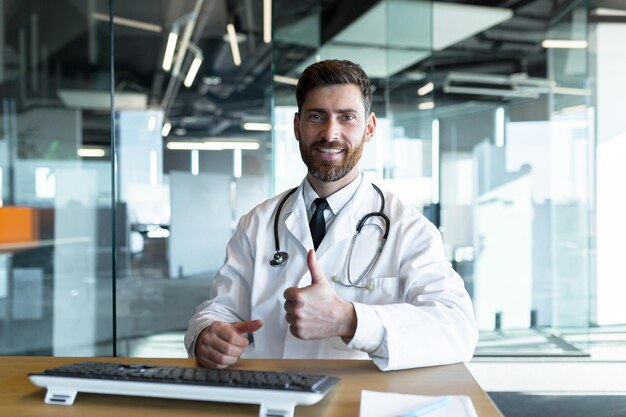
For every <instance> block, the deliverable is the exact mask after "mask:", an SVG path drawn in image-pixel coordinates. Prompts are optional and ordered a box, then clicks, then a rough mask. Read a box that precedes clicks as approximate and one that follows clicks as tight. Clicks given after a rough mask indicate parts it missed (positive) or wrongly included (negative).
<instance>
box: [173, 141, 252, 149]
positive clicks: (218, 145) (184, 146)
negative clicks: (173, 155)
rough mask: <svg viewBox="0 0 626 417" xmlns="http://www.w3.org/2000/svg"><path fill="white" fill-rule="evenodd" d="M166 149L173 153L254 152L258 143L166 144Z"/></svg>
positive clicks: (207, 142)
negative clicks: (196, 151) (229, 150)
mask: <svg viewBox="0 0 626 417" xmlns="http://www.w3.org/2000/svg"><path fill="white" fill-rule="evenodd" d="M167 149H169V150H173V151H193V150H199V151H223V150H226V149H242V150H256V149H259V144H258V142H240V141H224V142H221V141H219V142H218V141H215V142H209V141H206V142H168V143H167Z"/></svg>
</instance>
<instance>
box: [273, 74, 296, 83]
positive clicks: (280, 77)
mask: <svg viewBox="0 0 626 417" xmlns="http://www.w3.org/2000/svg"><path fill="white" fill-rule="evenodd" d="M274 81H275V82H277V83H280V84H289V85H298V79H297V78H293V77H286V76H284V75H274Z"/></svg>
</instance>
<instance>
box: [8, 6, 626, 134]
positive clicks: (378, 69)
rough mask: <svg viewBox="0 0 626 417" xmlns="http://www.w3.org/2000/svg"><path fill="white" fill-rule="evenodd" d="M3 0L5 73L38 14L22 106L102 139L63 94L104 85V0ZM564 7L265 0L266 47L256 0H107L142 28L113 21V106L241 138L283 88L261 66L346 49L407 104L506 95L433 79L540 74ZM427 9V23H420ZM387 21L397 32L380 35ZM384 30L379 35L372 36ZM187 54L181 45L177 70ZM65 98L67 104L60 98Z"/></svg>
mask: <svg viewBox="0 0 626 417" xmlns="http://www.w3.org/2000/svg"><path fill="white" fill-rule="evenodd" d="M388 2H394V0H388ZM52 3H54V6H53V5H52ZM402 3H404V4H405V5H407V4H408V5H409V6H410V7H412V8H415V7H422V8H424V7H426V9H428V8H429V6H428V3H424V2H407V1H404V2H400V1H395V4H396V5H397V4H400V5H402ZM4 4H5V16H14V17H15V18H11V19H10V21H7V22H5V23H6V27H7V28H6V30H5V32H6V44H7V47H6V50H7V54H6V57H7V58H6V62H7V73H9V74H10V73H11V72H12V71H13V72H15V71H19V70H20V67H19V65H20V64H19V62H20V58H19V47H18V45H19V44H20V39H19V36H20V35H19V33H20V31H25V32H26V35H27V36H26V38H27V39H28V35H29V34H32V32H29V29H28V28H29V27H30V26H32V19H33V18H32V15H33V13H34V14H37V15H38V16H39V17H38V25H39V26H38V27H39V36H40V38H42V39H44V40H45V42H43V41H42V44H43V43H45V44H46V49H45V51H41V55H42V56H43V55H44V52H45V54H46V55H45V57H44V58H43V61H45V62H46V64H45V65H47V67H44V68H43V69H42V70H43V71H44V72H47V74H49V78H50V79H49V80H48V81H46V85H47V88H48V90H47V91H41V92H40V93H38V94H27V95H28V97H27V100H25V101H24V107H25V108H27V107H29V106H31V107H32V106H37V105H40V104H45V105H49V104H50V103H51V102H52V103H54V102H55V100H56V101H57V102H59V101H61V102H63V103H64V105H66V106H68V105H70V106H74V107H80V108H83V109H85V114H86V120H87V125H88V126H89V124H90V123H91V126H92V129H91V131H89V132H90V133H89V132H88V134H87V135H85V140H86V141H92V142H94V143H97V142H103V143H106V138H107V137H108V136H107V135H104V134H102V135H99V134H98V133H97V132H98V131H102V129H106V128H105V126H106V125H107V118H106V114H107V113H106V112H102V108H100V109H99V108H96V105H95V103H96V102H97V99H96V98H95V97H94V96H92V97H91V98H85V97H82V98H81V97H78V98H76V97H75V98H74V99H73V100H74V101H71V100H70V99H69V98H68V97H70V95H72V94H74V96H76V94H78V95H79V96H80V94H81V91H87V90H91V91H92V93H93V92H94V91H100V92H101V93H102V94H104V95H106V94H107V93H108V90H109V85H110V71H109V69H110V66H109V48H108V47H109V32H108V22H106V21H103V19H98V18H95V17H94V16H96V15H97V14H100V15H104V16H106V15H107V14H108V1H104V0H94V1H93V2H86V1H85V0H55V2H41V1H37V0H5V2H4ZM89 4H93V6H92V7H91V8H90V7H89ZM572 4H573V3H572V1H566V0H493V1H487V0H483V1H469V0H453V1H439V2H437V3H436V4H435V5H434V7H433V8H432V9H431V10H430V12H431V13H432V15H430V14H428V15H426V18H425V19H424V21H423V22H419V24H412V23H411V22H402V19H401V18H400V20H399V21H398V23H394V22H391V21H390V22H389V23H387V26H385V25H384V23H385V19H384V16H385V13H388V12H389V10H391V9H390V7H388V5H387V3H385V4H383V3H381V2H379V1H372V0H363V1H359V0H337V1H333V0H317V1H313V0H302V1H298V2H291V1H288V0H274V12H273V13H274V16H273V19H274V36H275V41H274V43H273V44H268V43H265V42H264V41H263V11H262V1H259V0H204V1H203V0H125V1H122V0H118V1H115V2H114V15H115V16H116V17H118V18H124V19H130V20H131V21H133V22H143V23H148V24H150V25H151V26H149V27H148V28H137V27H130V26H128V25H126V24H123V23H120V22H117V23H116V24H115V25H114V27H115V32H114V49H115V87H116V93H117V95H116V100H117V101H118V107H124V106H125V105H128V106H129V108H130V106H131V104H130V103H135V104H132V106H134V107H141V106H147V107H150V108H161V109H163V110H164V111H165V114H166V119H167V120H169V121H171V123H172V125H173V129H172V132H173V133H172V135H178V136H180V137H182V138H197V137H214V136H244V135H246V134H249V133H247V132H245V131H244V130H242V123H243V122H245V121H269V119H270V114H271V109H270V103H271V100H272V97H273V96H275V97H276V100H281V97H292V94H293V86H291V85H284V84H276V85H275V87H274V88H275V90H274V91H273V90H272V88H273V87H272V71H274V72H275V73H276V74H282V75H287V76H292V77H297V76H298V75H299V72H300V71H301V70H302V68H303V67H304V66H305V65H306V64H307V63H309V62H312V61H313V60H314V59H315V57H316V55H318V54H319V55H321V56H322V57H326V56H333V57H337V56H346V57H354V59H356V60H358V61H359V62H363V63H364V67H366V70H368V67H370V69H371V72H370V73H371V75H372V77H373V78H375V80H374V84H375V86H376V88H377V92H376V94H377V96H379V97H382V94H383V93H384V92H385V91H389V92H390V94H393V95H394V97H397V100H399V101H402V100H406V101H407V103H414V102H415V88H416V87H418V86H419V85H421V84H423V83H424V77H425V76H427V77H428V79H429V80H433V81H434V83H435V91H434V93H433V94H434V96H435V98H436V99H437V100H449V101H454V100H458V101H467V100H470V99H471V100H482V101H487V102H494V101H501V100H512V99H513V98H511V97H505V96H502V97H500V96H497V95H481V94H475V95H471V94H470V95H468V94H464V95H461V94H449V93H445V92H444V91H443V90H442V86H443V85H444V81H445V79H446V77H447V75H448V74H449V73H450V72H464V73H468V72H469V73H478V74H493V75H504V76H510V75H512V74H520V73H521V74H526V75H527V76H528V77H536V78H545V77H546V76H547V64H546V50H545V49H544V48H542V47H541V41H542V40H543V39H544V38H545V36H546V33H547V32H548V30H549V29H550V27H552V26H553V24H554V21H555V19H558V18H559V17H561V16H566V15H567V13H569V12H570V11H571V6H572ZM616 6H617V7H620V8H622V9H626V7H624V5H623V2H619V1H610V0H606V1H592V2H591V8H595V7H616ZM194 9H197V10H198V11H199V12H198V14H197V16H196V17H195V19H193V21H194V23H195V26H194V30H193V34H192V35H191V39H190V40H191V41H192V42H193V43H195V44H196V45H197V46H198V48H199V49H200V50H201V51H202V53H203V56H204V59H203V63H202V66H201V68H200V71H199V73H198V76H197V77H196V79H195V82H194V84H193V85H192V86H191V87H190V88H187V87H185V86H183V85H182V82H181V80H180V79H177V78H176V77H172V75H171V73H170V72H166V71H164V70H163V69H162V68H161V62H162V59H163V54H164V50H165V45H166V41H167V36H168V33H169V31H170V29H171V28H172V26H173V24H174V22H176V21H177V19H180V18H181V17H183V16H186V15H188V14H189V13H190V12H191V11H193V10H194ZM426 11H427V12H428V10H426ZM43 16H45V18H44V17H43ZM431 16H432V21H434V29H433V26H432V25H431V26H429V24H430V21H431V19H430V17H431ZM400 17H401V14H400ZM64 22H65V23H64ZM228 23H234V25H235V27H236V28H237V32H238V33H240V34H241V35H243V37H242V40H241V42H240V43H239V48H240V51H241V58H242V64H241V65H240V66H235V65H234V63H233V60H232V55H231V50H230V46H229V43H228V42H227V41H226V40H225V39H224V35H225V33H226V29H225V28H226V25H227V24H228ZM397 30H400V32H398V35H397V36H395V38H394V39H392V38H393V36H392V35H393V34H394V33H395V32H394V31H397ZM424 30H427V32H428V31H430V33H431V34H432V38H431V39H430V40H431V42H432V45H434V50H430V48H429V46H430V45H422V46H420V45H417V44H416V43H415V42H413V41H412V39H421V38H424V36H422V35H420V33H426V32H424ZM381 31H382V32H381ZM420 31H421V32H420ZM407 33H408V34H409V35H410V36H409V35H407ZM403 34H404V35H403ZM384 35H387V40H386V41H385V42H381V39H383V38H384V37H385V36H384ZM427 35H428V33H427ZM407 39H408V42H407ZM385 48H386V50H387V51H388V52H387V55H386V57H387V58H386V61H384V62H383V60H382V59H381V58H380V56H381V55H380V52H381V51H384V50H385ZM389 51H391V52H389ZM394 54H395V55H394ZM273 57H274V62H272V59H273ZM192 58H193V56H192V54H187V56H186V58H185V61H183V63H182V67H181V73H182V74H184V73H186V71H187V68H188V67H189V65H190V64H191V61H192ZM383 64H384V65H383ZM272 65H273V66H272ZM42 79H47V78H46V77H45V76H42ZM2 88H3V89H4V90H5V91H4V92H5V93H6V91H7V90H11V89H13V90H14V89H16V88H18V87H16V86H9V85H7V83H4V84H2ZM26 90H27V92H28V88H26ZM14 93H15V94H18V93H17V92H15V91H14ZM273 93H274V95H273ZM68 94H69V95H68ZM125 95H126V96H125ZM126 98H128V100H129V101H128V104H126V103H127V102H126V101H125V99H126ZM131 99H132V100H131ZM290 99H291V98H288V99H286V100H290ZM81 100H82V102H81ZM133 100H134V101H133ZM137 100H139V101H137ZM380 100H382V98H379V101H380ZM70 101H71V103H72V104H68V103H70ZM137 103H139V104H137ZM141 103H143V104H141ZM104 105H105V106H106V101H105V102H104ZM81 106H82V107H81ZM89 120H91V121H89ZM88 129H89V128H88Z"/></svg>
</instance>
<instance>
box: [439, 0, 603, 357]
mask: <svg viewBox="0 0 626 417" xmlns="http://www.w3.org/2000/svg"><path fill="white" fill-rule="evenodd" d="M566 3H567V4H563V5H562V6H563V7H562V8H560V10H558V11H557V12H555V13H554V14H553V15H552V16H551V21H550V25H549V26H548V28H547V29H545V30H544V31H541V30H538V29H536V30H535V31H534V32H532V33H534V34H536V35H539V37H538V38H537V39H534V38H533V39H529V41H531V40H532V41H534V42H536V45H537V46H539V45H541V48H535V49H532V50H531V49H529V50H524V48H525V46H524V45H521V44H520V45H517V46H515V45H513V46H510V48H515V49H516V50H504V49H503V48H500V47H499V46H498V42H503V40H505V38H506V37H507V36H512V35H511V33H512V31H514V30H515V29H518V28H519V27H520V26H523V25H526V24H527V23H526V22H523V21H522V20H521V19H522V17H520V16H523V15H525V13H526V12H527V11H528V10H525V9H524V7H521V8H518V9H516V10H515V15H513V13H512V12H513V11H512V10H510V11H508V10H507V9H501V10H499V12H501V13H504V14H503V15H502V16H501V19H500V22H501V23H499V22H495V23H496V24H497V26H494V27H492V28H490V29H487V30H486V31H484V32H482V33H481V34H480V35H478V36H480V37H482V39H483V40H488V41H490V42H491V45H492V46H493V48H492V49H491V50H480V51H475V53H474V55H473V56H472V57H469V56H465V55H464V53H465V51H467V50H472V48H473V47H475V46H476V43H473V42H472V41H471V40H464V41H462V42H460V43H457V44H456V45H453V46H452V47H450V48H446V49H444V50H441V51H439V52H436V53H435V64H434V72H435V74H438V75H440V77H441V78H442V79H441V84H442V88H441V90H440V93H438V94H437V99H436V100H435V102H436V104H437V109H436V110H435V114H436V117H437V118H438V120H439V125H440V138H441V147H442V157H441V170H442V172H441V175H442V183H441V188H442V230H443V232H444V240H445V242H446V245H447V246H448V248H449V253H450V255H451V258H452V259H453V260H454V264H455V266H456V268H457V269H458V270H459V271H462V274H463V275H464V277H465V279H466V280H468V281H469V282H470V285H469V286H468V288H469V289H470V291H471V295H472V297H473V300H474V307H475V310H476V316H477V319H478V322H479V327H480V329H481V330H482V334H481V341H480V342H479V348H478V350H477V354H478V355H506V356H510V355H520V356H525V355H538V356H539V355H541V356H544V355H559V356H563V355H565V356H586V355H587V354H588V352H587V350H586V349H585V347H584V345H575V344H572V343H570V342H569V341H568V340H567V337H566V333H567V332H568V331H570V330H571V329H576V330H575V331H576V332H577V333H579V334H580V333H582V334H584V333H586V331H587V329H588V328H589V325H590V323H591V321H592V315H591V310H590V304H589V300H590V296H591V294H590V282H591V268H590V260H591V258H592V256H591V251H590V244H591V242H592V240H591V238H592V230H593V229H592V225H591V224H590V210H591V209H592V204H593V203H592V202H593V195H592V191H591V190H592V189H593V169H594V166H593V162H592V161H593V159H592V156H593V143H594V142H593V136H592V134H591V132H592V131H591V130H590V128H589V126H588V120H589V117H588V116H589V107H588V106H589V97H590V91H589V89H588V84H587V80H588V74H587V51H586V49H585V46H584V45H583V44H582V43H580V42H581V41H584V40H585V39H586V15H587V10H586V7H585V5H584V3H583V2H579V1H574V2H566ZM507 11H508V12H509V15H508V16H507V15H506V13H507ZM476 12H479V9H476ZM485 12H489V10H485ZM493 17H494V18H496V17H497V16H496V15H494V16H493ZM493 23H494V22H492V24H493ZM530 36H532V35H531V34H530V33H529V37H530ZM576 42H578V43H576ZM581 46H582V47H581ZM438 56H439V58H438ZM451 57H456V60H457V61H458V62H463V61H465V65H461V67H464V68H461V69H457V68H454V69H452V68H447V67H448V65H447V63H448V62H450V60H451ZM520 57H524V58H523V59H519V58H520ZM481 61H482V62H481ZM460 219H472V222H467V221H463V220H460Z"/></svg>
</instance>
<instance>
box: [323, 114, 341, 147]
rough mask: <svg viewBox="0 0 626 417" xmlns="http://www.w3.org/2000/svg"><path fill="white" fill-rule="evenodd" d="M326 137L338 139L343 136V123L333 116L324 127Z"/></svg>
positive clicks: (327, 138)
mask: <svg viewBox="0 0 626 417" xmlns="http://www.w3.org/2000/svg"><path fill="white" fill-rule="evenodd" d="M322 134H323V136H324V139H326V140H327V141H333V140H337V139H339V138H340V137H341V125H340V123H339V122H338V121H337V120H335V119H334V118H333V117H329V118H328V120H327V121H326V123H325V124H324V129H323V131H322Z"/></svg>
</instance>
